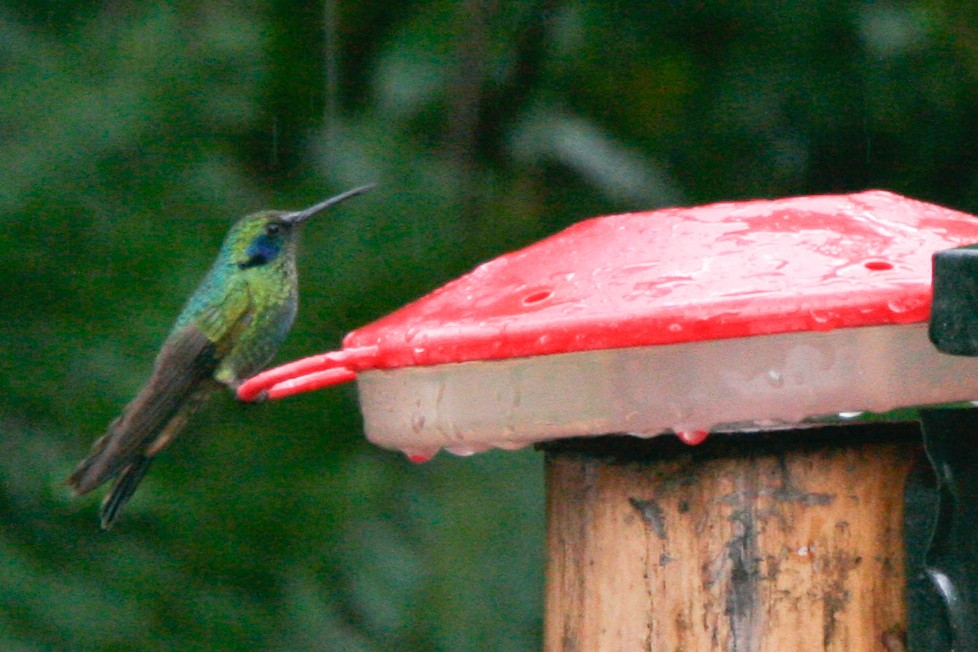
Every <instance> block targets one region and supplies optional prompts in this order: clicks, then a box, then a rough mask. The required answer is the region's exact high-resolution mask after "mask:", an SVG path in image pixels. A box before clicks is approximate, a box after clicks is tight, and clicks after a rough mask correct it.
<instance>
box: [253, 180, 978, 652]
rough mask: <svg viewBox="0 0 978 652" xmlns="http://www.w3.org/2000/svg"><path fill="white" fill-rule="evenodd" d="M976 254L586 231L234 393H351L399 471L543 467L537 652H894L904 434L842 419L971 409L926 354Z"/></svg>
mask: <svg viewBox="0 0 978 652" xmlns="http://www.w3.org/2000/svg"><path fill="white" fill-rule="evenodd" d="M975 242H978V218H975V217H973V216H970V215H966V214H963V213H959V212H956V211H953V210H949V209H946V208H942V207H939V206H935V205H931V204H927V203H923V202H920V201H915V200H911V199H907V198H904V197H900V196H898V195H894V194H891V193H887V192H879V191H873V192H864V193H859V194H852V195H839V196H815V197H798V198H789V199H780V200H776V201H748V202H736V203H725V204H714V205H709V206H701V207H695V208H670V209H665V210H658V211H653V212H641V213H630V214H624V215H613V216H608V217H601V218H595V219H591V220H587V221H584V222H581V223H579V224H577V225H575V226H572V227H570V228H568V229H566V230H565V231H562V232H560V233H558V234H556V235H554V236H552V237H549V238H547V239H544V240H542V241H540V242H537V243H535V244H533V245H531V246H529V247H527V248H525V249H522V250H519V251H516V252H512V253H509V254H506V255H504V256H501V257H499V258H497V259H495V260H492V261H490V262H488V263H486V264H484V265H481V266H480V267H478V268H476V269H475V270H473V271H472V272H471V273H469V274H467V275H465V276H463V277H461V278H459V279H457V280H455V281H452V282H450V283H448V284H447V285H445V286H444V287H442V288H440V289H438V290H436V291H434V292H432V293H431V294H430V295H428V296H426V297H424V298H422V299H419V300H418V301H415V302H414V303H412V304H410V305H408V306H406V307H404V308H402V309H400V310H398V311H396V312H394V313H392V314H390V315H388V316H387V317H384V318H382V319H380V320H378V321H376V322H374V323H372V324H370V325H368V326H365V327H363V328H360V329H358V330H356V331H354V332H352V333H350V334H349V335H347V337H346V338H345V339H344V342H343V349H342V350H341V351H337V352H332V353H326V354H323V355H318V356H313V357H310V358H307V359H304V360H300V361H297V362H293V363H290V364H286V365H284V366H282V367H279V368H276V369H273V370H270V371H268V372H265V373H263V374H260V375H259V376H256V377H255V378H253V379H251V380H250V381H248V382H246V383H245V384H244V385H243V386H242V387H241V388H240V391H239V395H240V396H241V398H243V399H245V400H250V399H254V398H255V397H257V396H258V395H259V394H261V393H262V392H265V393H266V395H267V396H269V397H270V398H280V397H283V396H287V395H289V394H293V393H297V392H302V391H310V390H314V389H319V388H321V387H325V386H328V385H330V384H335V383H337V382H343V381H347V380H353V379H356V382H357V386H358V392H359V398H360V405H361V409H362V411H363V416H364V422H365V429H366V435H367V437H368V439H369V440H370V441H372V442H374V443H375V444H377V445H379V446H382V447H385V448H390V449H396V450H401V451H403V452H404V453H406V454H407V455H408V456H409V457H410V458H411V459H412V460H414V461H423V460H425V459H428V458H430V457H431V456H433V455H435V454H436V453H437V452H439V451H440V450H442V449H444V450H446V451H448V452H450V453H455V454H460V455H468V454H472V453H478V452H481V451H485V450H488V449H492V448H502V449H517V448H521V447H524V446H527V445H529V444H538V445H541V446H542V448H543V449H544V450H545V458H546V461H545V465H546V484H547V518H548V541H547V546H548V555H549V558H548V567H547V586H546V618H545V621H546V622H545V641H546V647H547V649H548V650H563V649H566V650H599V649H629V650H631V649H653V650H721V649H722V650H772V651H773V650H777V651H778V652H784V651H787V650H802V649H804V650H822V649H825V650H876V649H880V650H884V649H894V650H896V649H901V648H900V647H898V646H899V645H902V644H903V641H904V640H905V639H906V636H907V628H908V622H909V621H910V620H912V618H910V616H908V609H907V603H908V592H907V581H908V571H907V570H906V568H907V563H908V559H907V557H906V553H905V550H906V546H905V542H904V531H905V509H904V502H905V501H904V486H905V481H906V478H907V477H908V474H909V473H910V472H911V470H912V468H913V467H914V465H915V464H917V463H919V462H920V461H921V460H923V459H924V454H923V452H922V445H921V435H920V428H919V426H918V425H917V424H916V422H912V423H897V422H893V421H886V420H867V419H860V418H856V417H857V415H860V414H862V413H864V412H867V411H868V412H874V413H884V412H888V411H890V410H893V409H894V408H899V407H905V406H919V405H935V404H944V403H949V402H955V401H968V400H971V399H974V398H978V360H975V359H974V358H971V357H965V356H959V357H953V356H948V355H944V354H942V353H940V352H939V351H937V350H936V349H935V348H934V346H932V344H931V343H930V341H929V339H928V318H929V316H930V309H931V257H932V255H933V254H934V253H935V252H938V251H942V250H947V249H952V248H955V247H960V246H962V245H968V244H971V243H975ZM955 323H957V322H955ZM952 330H953V329H952ZM958 330H960V329H958ZM956 332H957V331H956ZM976 332H978V328H976ZM975 341H976V342H978V338H976V339H975ZM953 352H956V353H960V352H961V351H953ZM939 419H940V417H938V420H939ZM941 427H942V426H941V425H939V424H938V425H935V426H934V428H935V429H937V430H940V429H941ZM952 429H953V428H952ZM607 435H616V436H613V437H609V436H607ZM663 435H666V436H663ZM673 435H675V436H673ZM599 436H600V437H599ZM704 440H705V441H704ZM693 444H699V445H698V446H691V445H693ZM921 563H922V562H921ZM913 572H916V571H913V570H912V571H911V573H910V574H912V573H913ZM911 611H912V610H911ZM924 628H925V629H926V628H927V625H926V623H925V625H924ZM935 631H937V630H935ZM911 639H913V632H911ZM920 640H923V639H920ZM894 646H896V647H894Z"/></svg>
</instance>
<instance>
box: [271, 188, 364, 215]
mask: <svg viewBox="0 0 978 652" xmlns="http://www.w3.org/2000/svg"><path fill="white" fill-rule="evenodd" d="M376 185H377V184H376V183H371V184H368V185H366V186H360V187H359V188H354V189H353V190H347V191H346V192H344V193H341V194H339V195H336V196H335V197H330V198H329V199H327V200H326V201H321V202H319V203H318V204H314V205H312V206H310V207H309V208H305V209H303V210H301V211H296V212H294V213H287V214H285V215H283V216H282V221H284V222H288V223H289V224H301V223H302V222H305V221H306V220H308V219H309V218H310V217H312V216H313V215H315V214H316V213H319V212H321V211H324V210H326V209H327V208H329V207H330V206H335V205H336V204H338V203H340V202H341V201H343V200H344V199H349V198H350V197H356V196H357V195H362V194H363V193H365V192H367V191H368V190H371V189H372V188H374V186H376Z"/></svg>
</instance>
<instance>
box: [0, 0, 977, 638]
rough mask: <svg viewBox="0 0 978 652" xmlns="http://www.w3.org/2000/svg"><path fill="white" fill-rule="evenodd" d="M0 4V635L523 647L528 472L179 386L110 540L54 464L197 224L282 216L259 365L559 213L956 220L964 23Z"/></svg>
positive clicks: (104, 413) (830, 7) (509, 243)
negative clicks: (874, 201)
mask: <svg viewBox="0 0 978 652" xmlns="http://www.w3.org/2000/svg"><path fill="white" fill-rule="evenodd" d="M236 4H237V5H238V6H235V4H232V3H227V2H220V1H216V0H195V1H194V2H170V3H137V2H126V1H124V0H123V1H115V2H93V1H91V0H80V1H79V0H50V1H47V2H43V1H29V2H16V3H15V2H10V1H9V0H8V1H7V2H2V3H0V215H2V220H3V228H2V229H0V296H2V310H3V316H2V318H0V406H2V407H0V428H2V439H0V442H2V443H0V447H2V448H0V452H2V454H0V649H2V650H15V651H17V650H59V649H64V650H133V649H140V650H152V649H161V650H162V649H180V650H451V651H454V650H531V649H536V648H538V647H539V645H540V629H541V619H542V599H541V595H542V584H543V561H544V560H543V518H544V514H543V496H542V468H541V467H542V460H541V457H540V454H539V453H535V452H532V451H522V452H518V453H488V454H484V455H480V456H476V457H474V458H468V459H458V458H453V457H451V456H448V455H440V456H439V457H437V458H436V459H435V460H434V461H432V462H429V463H428V464H425V465H421V466H414V465H411V464H409V463H408V462H407V461H406V460H404V459H403V458H402V456H400V455H399V454H396V453H392V452H387V451H382V450H379V449H376V448H374V447H372V446H371V445H369V444H368V443H367V442H366V441H365V440H364V439H363V436H362V431H361V427H362V424H361V422H360V417H359V414H358V410H357V406H356V395H355V391H354V388H353V387H352V386H344V387H339V388H333V389H329V390H326V391H322V392H317V393H314V394H307V395H303V396H300V397H295V398H292V399H289V400H286V401H282V402H278V403H267V404H264V405H261V406H257V407H253V406H242V405H238V404H236V403H235V402H234V401H233V400H232V399H231V398H230V397H228V396H221V397H220V398H218V399H217V400H213V401H212V402H211V403H210V405H209V406H208V408H207V409H205V410H204V412H203V413H201V414H200V415H199V416H198V418H197V419H196V420H195V421H194V422H193V424H192V426H191V427H190V428H189V429H188V431H187V432H186V433H185V435H184V436H183V437H182V438H181V439H179V440H178V441H177V442H176V444H175V445H174V446H172V447H171V448H170V449H169V450H168V451H167V452H166V453H165V454H164V455H163V456H162V457H161V459H160V461H159V462H158V463H157V464H156V466H155V467H154V469H153V472H152V473H151V474H150V476H149V477H148V479H147V481H146V482H145V485H144V487H143V488H142V489H141V490H140V492H138V493H137V495H136V498H135V499H134V500H133V502H132V503H131V505H130V507H129V509H128V510H127V513H126V514H125V515H124V517H123V520H122V521H121V522H120V523H119V525H118V526H117V528H116V529H115V530H113V531H112V532H110V533H102V532H100V531H99V530H98V528H97V518H96V511H97V502H98V497H96V496H92V497H85V498H83V499H77V500H72V499H70V498H69V496H68V493H67V490H66V488H65V486H64V478H65V477H66V475H67V474H68V473H69V471H70V470H71V468H72V466H73V465H74V463H75V462H76V461H77V460H78V459H79V458H80V457H81V456H82V455H83V454H84V453H85V452H86V451H87V449H88V447H89V445H90V443H91V441H92V440H93V439H94V438H95V437H97V436H98V435H100V434H101V433H102V432H103V429H104V427H105V425H106V424H107V423H108V422H109V421H110V420H111V419H112V418H113V417H114V416H115V415H116V414H117V413H118V411H119V410H120V408H121V407H122V406H123V405H124V404H125V402H126V401H127V400H128V399H129V398H130V397H131V396H132V395H133V394H134V392H135V391H136V390H137V389H138V387H139V385H140V384H141V383H142V382H143V381H144V380H145V379H146V377H147V376H148V374H149V371H150V368H151V365H152V360H153V357H154V355H155V353H156V349H157V347H158V346H159V344H160V342H161V341H162V339H163V337H164V336H165V335H166V333H167V331H168V330H169V326H170V323H171V321H172V320H173V318H174V317H175V316H176V313H177V311H178V310H179V308H180V306H181V305H182V303H183V301H184V300H185V299H186V297H187V296H188V295H189V294H190V292H191V291H192V290H193V288H194V287H195V285H196V283H197V282H198V281H199V280H200V278H201V276H202V275H203V273H204V271H205V270H206V268H207V266H208V265H209V264H210V261H211V259H212V258H213V256H214V254H215V252H216V250H217V247H218V246H219V244H220V241H221V239H222V237H223V234H224V232H225V229H226V228H227V226H228V225H229V224H230V222H231V221H232V219H233V218H235V217H237V216H239V215H241V214H244V213H246V212H250V211H253V210H256V209H260V208H266V207H275V208H299V207H302V206H305V205H307V204H309V203H311V202H313V201H316V200H319V199H322V198H324V197H326V196H328V195H330V194H332V193H336V192H338V191H341V190H344V189H346V188H348V187H351V186H353V185H357V184H362V183H366V182H374V181H376V182H378V183H379V186H378V188H377V189H376V190H375V191H374V192H372V193H370V194H369V195H367V196H365V197H362V198H359V199H357V200H355V201H352V202H349V203H347V204H344V205H343V207H342V208H340V209H337V210H336V211H334V212H332V213H331V214H330V216H329V218H328V219H325V220H323V221H321V222H315V223H313V224H312V225H311V226H310V228H308V229H307V231H306V234H305V239H304V242H303V251H302V254H301V256H300V261H299V262H300V274H301V277H302V278H301V291H302V297H303V298H302V302H301V307H300V312H299V317H298V319H297V322H296V326H295V328H294V330H293V332H292V335H291V336H290V337H289V340H288V341H287V343H286V346H285V347H284V348H283V350H282V351H281V353H280V354H279V356H278V358H277V360H278V361H285V360H289V359H293V358H296V357H300V356H303V355H308V354H311V353H316V352H321V351H326V350H331V349H334V348H336V347H338V346H339V344H340V340H341V338H342V336H343V334H344V333H346V332H348V331H350V330H353V329H355V328H356V327H358V326H361V325H363V324H366V323H368V322H370V321H372V320H374V319H376V318H378V317H380V316H382V315H384V314H386V313H388V312H390V311H391V310H393V309H395V308H397V307H399V306H401V305H403V304H404V303H407V302H408V301H410V300H412V299H414V298H417V297H418V296H421V295H423V294H424V293H426V292H427V291H429V290H431V289H433V288H435V287H437V286H439V285H440V284H442V283H444V282H446V281H448V280H450V279H452V278H454V277H455V276H457V275H459V274H461V273H463V272H465V271H466V270H468V269H470V268H471V267H472V266H474V265H476V264H477V263H479V262H481V261H484V260H486V259H489V258H492V257H494V256H496V255H498V254H500V253H503V252H505V251H508V250H511V249H513V248H517V247H519V246H522V245H524V244H528V243H530V242H532V241H534V240H536V239H538V238H540V237H542V236H545V235H547V234H550V233H553V232H554V231H556V230H558V229H560V228H562V227H564V226H566V225H568V224H571V223H573V222H575V221H577V220H580V219H583V218H586V217H589V216H593V215H597V214H602V213H609V212H616V211H627V210H637V209H650V208H657V207H661V206H666V205H681V204H697V203H704V202H711V201H719V200H729V199H738V198H751V197H774V196H781V195H792V194H804V193H824V192H836V191H850V190H862V189H866V188H886V189H889V190H893V191H896V192H900V193H904V194H908V195H911V196H914V197H917V198H921V199H926V200H929V201H934V202H937V203H941V204H945V205H948V206H951V207H954V208H958V209H961V210H965V211H970V212H978V144H976V143H978V140H976V139H978V4H975V3H973V2H966V1H964V0H962V1H960V2H952V1H950V0H948V1H941V0H919V1H914V0H906V1H902V2H896V1H882V0H880V1H874V0H860V1H850V0H825V1H821V2H811V1H810V0H766V1H748V0H739V1H738V0H698V1H696V2H682V1H680V0H662V1H660V2H633V3H629V2H617V1H601V0H585V1H576V2H575V1H562V0H538V1H526V2H511V3H504V2H498V1H496V2H493V1H485V2H479V1H476V0H461V1H456V2H450V1H447V0H433V1H420V0H401V1H400V2H397V3H391V2H376V1H371V0H361V1H360V2H335V1H333V2H325V3H323V2H319V3H310V2H290V1H286V0H265V1H259V2H255V3H236Z"/></svg>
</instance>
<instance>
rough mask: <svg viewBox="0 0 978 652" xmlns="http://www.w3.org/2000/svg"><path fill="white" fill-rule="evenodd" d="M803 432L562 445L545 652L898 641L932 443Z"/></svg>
mask: <svg viewBox="0 0 978 652" xmlns="http://www.w3.org/2000/svg"><path fill="white" fill-rule="evenodd" d="M837 430H839V429H837ZM904 434H905V433H904ZM805 436H807V435H797V434H794V433H781V434H779V435H778V437H783V438H784V442H788V443H787V445H784V446H781V445H778V444H775V445H774V446H767V445H765V446H761V447H760V449H759V450H755V451H747V450H745V449H746V448H749V447H750V442H749V441H748V440H747V439H746V438H739V439H740V440H741V441H742V442H743V444H744V445H743V446H741V447H740V448H730V446H732V444H731V443H729V442H726V443H719V444H718V445H719V446H720V449H718V450H717V451H713V452H710V451H705V452H704V451H696V450H695V449H677V448H674V447H667V448H670V451H667V452H666V453H664V454H662V455H661V456H658V457H657V456H655V455H653V456H647V455H640V456H634V457H633V456H630V455H628V454H627V452H626V453H625V454H623V455H615V456H613V457H609V456H607V455H604V454H598V455H592V454H589V453H587V452H581V451H566V450H563V451H562V450H558V449H556V448H552V449H550V450H548V454H547V491H548V498H547V500H548V503H547V510H548V548H549V562H548V569H547V588H546V600H547V615H546V619H547V620H546V626H545V641H546V649H547V650H567V651H592V650H656V651H657V652H658V651H667V650H668V651H672V650H675V651H682V652H689V651H697V652H698V651H705V650H723V651H725V652H747V651H751V652H753V651H770V652H792V651H803V650H804V651H808V650H837V651H842V650H845V651H848V652H852V651H862V650H881V651H884V650H890V649H894V648H893V647H892V646H893V645H898V646H899V641H900V640H902V638H903V636H904V633H905V630H906V606H905V603H906V600H905V580H904V552H903V539H902V533H903V527H902V523H903V487H904V480H905V477H906V475H907V472H908V469H909V467H910V465H911V463H912V461H913V460H914V459H915V458H916V455H917V454H918V446H917V444H916V442H915V441H913V440H907V438H906V437H904V438H903V439H902V440H900V439H899V438H897V439H898V440H897V441H887V440H886V439H885V438H884V439H880V438H870V439H865V440H863V439H861V438H859V437H855V438H853V437H845V438H843V439H841V440H839V441H838V442H836V443H834V444H828V445H826V444H825V442H821V443H820V444H819V445H816V446H808V445H806V444H805V443H803V442H804V439H802V437H805ZM765 441H768V442H770V441H773V440H769V439H766V440H765ZM797 442H802V443H801V444H798V445H796V444H797ZM612 445H613V444H612ZM633 445H634V444H628V445H627V446H633ZM724 447H727V448H728V449H729V450H728V451H727V452H730V453H731V454H726V453H725V452H724V450H723V448H724ZM896 649H899V648H896Z"/></svg>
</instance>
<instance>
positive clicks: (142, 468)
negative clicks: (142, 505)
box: [99, 455, 153, 530]
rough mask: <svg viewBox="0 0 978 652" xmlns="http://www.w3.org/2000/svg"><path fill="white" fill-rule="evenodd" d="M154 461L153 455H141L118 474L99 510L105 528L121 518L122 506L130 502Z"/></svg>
mask: <svg viewBox="0 0 978 652" xmlns="http://www.w3.org/2000/svg"><path fill="white" fill-rule="evenodd" d="M152 461H153V458H152V457H146V456H144V455H140V456H139V457H137V458H136V459H134V460H133V461H132V463H131V464H129V465H128V466H127V467H126V468H124V469H123V470H122V472H121V473H119V475H117V476H116V478H115V481H114V482H113V483H112V489H111V490H109V493H108V494H107V495H106V496H105V500H103V501H102V508H101V509H100V510H99V517H100V518H101V519H102V529H103V530H108V529H109V528H111V527H112V524H113V523H115V521H116V519H117V518H119V514H120V513H122V508H123V507H125V506H126V503H128V502H129V499H130V498H131V497H132V494H133V492H134V491H136V487H138V486H139V482H140V481H141V480H142V479H143V476H144V475H146V471H148V470H149V466H150V464H151V463H152Z"/></svg>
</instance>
